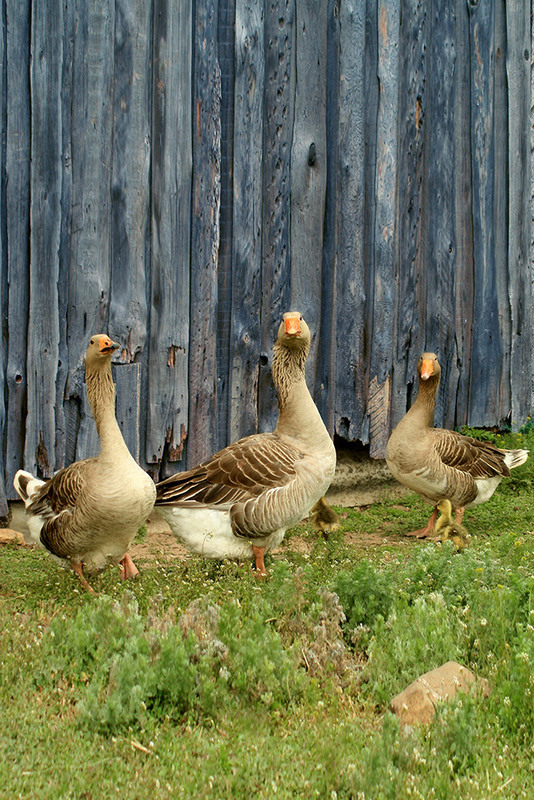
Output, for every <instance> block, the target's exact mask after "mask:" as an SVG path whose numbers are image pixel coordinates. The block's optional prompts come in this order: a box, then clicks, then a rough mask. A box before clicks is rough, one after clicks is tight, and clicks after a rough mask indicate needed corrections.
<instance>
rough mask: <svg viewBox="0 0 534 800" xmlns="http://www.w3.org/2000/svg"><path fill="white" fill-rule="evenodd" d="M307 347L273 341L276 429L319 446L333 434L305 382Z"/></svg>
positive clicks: (303, 442)
mask: <svg viewBox="0 0 534 800" xmlns="http://www.w3.org/2000/svg"><path fill="white" fill-rule="evenodd" d="M307 354H308V351H307V349H302V350H301V349H298V348H291V349H290V348H288V347H283V346H282V345H280V344H278V342H277V343H276V344H275V345H274V356H273V365H272V374H273V381H274V384H275V386H276V390H277V392H278V409H279V416H278V424H277V426H276V433H277V434H278V435H285V436H289V437H291V438H293V439H298V440H299V441H300V442H301V443H302V444H303V445H304V446H307V447H310V448H313V449H316V448H317V447H320V446H321V445H323V444H324V442H323V439H324V440H325V441H326V440H327V439H328V440H330V435H329V434H328V431H327V429H326V427H325V425H324V423H323V420H322V418H321V415H320V414H319V411H318V410H317V407H316V405H315V403H314V402H313V398H312V396H311V394H310V391H309V389H308V386H307V384H306V375H305V365H306V356H307Z"/></svg>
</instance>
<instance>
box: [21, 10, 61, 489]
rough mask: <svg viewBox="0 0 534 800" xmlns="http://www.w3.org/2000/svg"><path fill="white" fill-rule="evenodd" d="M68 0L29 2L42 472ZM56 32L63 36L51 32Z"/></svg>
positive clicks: (31, 377)
mask: <svg viewBox="0 0 534 800" xmlns="http://www.w3.org/2000/svg"><path fill="white" fill-rule="evenodd" d="M62 30H63V4H62V2H60V0H57V1H56V2H52V3H49V4H48V5H47V6H41V5H40V4H34V6H33V9H32V63H31V78H30V80H31V108H32V120H31V130H32V135H31V179H30V186H31V205H30V226H31V232H30V248H31V261H30V306H29V309H30V310H29V320H28V405H27V413H28V417H27V419H28V421H29V422H30V424H29V425H28V426H27V430H26V445H25V453H24V463H25V466H26V468H27V469H29V470H30V472H33V473H37V474H39V475H41V476H43V477H45V478H47V477H50V476H51V475H52V474H53V473H54V470H55V467H56V464H55V433H56V377H57V369H58V356H59V319H58V316H59V314H58V297H57V285H58V277H59V267H58V252H59V238H60V219H61V154H62V143H61V132H62V120H61V75H62V70H61V66H62V56H63V48H62V38H61V34H62ZM57 32H59V37H58V36H56V35H53V34H57Z"/></svg>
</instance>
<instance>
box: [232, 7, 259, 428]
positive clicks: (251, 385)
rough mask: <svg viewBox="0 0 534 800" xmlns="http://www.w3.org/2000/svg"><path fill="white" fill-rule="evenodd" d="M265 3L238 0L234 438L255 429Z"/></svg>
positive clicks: (233, 350) (233, 314)
mask: <svg viewBox="0 0 534 800" xmlns="http://www.w3.org/2000/svg"><path fill="white" fill-rule="evenodd" d="M263 24H264V20H263V7H262V4H261V3H256V2H251V1H250V0H236V23H235V94H234V120H235V122H234V154H235V158H234V166H233V180H234V197H233V225H232V231H233V253H232V265H233V266H232V312H231V315H232V327H231V347H230V364H231V369H230V404H229V409H228V420H229V428H228V435H229V441H231V442H233V441H236V440H237V439H239V438H240V437H241V436H243V435H248V434H251V433H255V432H256V430H257V427H258V410H257V391H258V369H259V349H260V341H261V320H260V303H261V218H262V216H261V215H262V168H261V155H262V136H261V131H262V122H263V90H264V40H263Z"/></svg>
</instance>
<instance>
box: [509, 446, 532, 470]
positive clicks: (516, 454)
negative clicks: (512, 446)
mask: <svg viewBox="0 0 534 800" xmlns="http://www.w3.org/2000/svg"><path fill="white" fill-rule="evenodd" d="M528 455H529V451H528V450H507V451H506V455H505V457H504V463H505V464H506V466H507V467H509V468H510V469H514V467H520V466H521V464H524V463H525V461H526V460H527V458H528Z"/></svg>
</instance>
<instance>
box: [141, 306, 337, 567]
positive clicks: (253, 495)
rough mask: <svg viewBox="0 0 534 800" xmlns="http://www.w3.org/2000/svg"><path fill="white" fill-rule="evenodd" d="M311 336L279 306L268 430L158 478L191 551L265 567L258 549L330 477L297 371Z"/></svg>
mask: <svg viewBox="0 0 534 800" xmlns="http://www.w3.org/2000/svg"><path fill="white" fill-rule="evenodd" d="M310 339H311V335H310V330H309V328H308V326H307V324H306V322H305V321H304V319H303V317H302V314H300V313H298V312H296V311H291V312H288V313H286V314H284V316H283V319H282V322H281V324H280V327H279V330H278V336H277V339H276V342H275V345H274V354H273V363H272V375H273V380H274V384H275V386H276V389H277V392H278V408H279V417H278V423H277V425H276V429H275V430H274V431H273V432H272V433H259V434H254V435H252V436H247V437H245V438H244V439H240V440H239V441H237V442H235V443H234V444H231V445H229V446H228V447H226V448H224V450H220V451H219V452H218V453H215V455H214V456H212V457H211V458H210V459H208V460H207V461H204V462H203V463H202V464H199V466H197V467H195V468H194V469H191V470H188V471H187V472H181V473H178V474H177V475H172V476H171V477H170V478H167V479H166V480H163V481H161V482H160V483H158V484H157V486H156V488H157V499H156V506H157V508H158V511H159V513H160V514H162V516H163V517H164V518H165V519H166V520H167V522H168V523H169V525H170V527H171V529H172V532H173V533H174V535H175V536H176V538H177V539H179V540H180V541H181V542H182V543H183V544H184V545H185V546H186V547H187V548H188V549H189V550H190V551H192V552H194V553H199V554H201V555H203V556H206V557H207V558H228V557H233V558H248V557H254V558H255V563H256V569H257V570H258V572H259V573H261V574H265V572H266V570H265V562H264V556H265V553H267V552H269V551H270V550H272V549H273V548H274V547H276V546H277V545H278V544H279V543H280V542H281V541H282V539H283V537H284V534H285V531H286V529H287V528H288V527H290V526H291V525H294V524H296V523H297V522H300V520H301V519H302V518H303V517H305V516H306V515H307V514H308V513H309V511H310V509H311V507H312V506H313V505H314V503H315V502H316V501H317V500H319V498H321V497H322V496H323V495H324V493H325V492H326V490H327V488H328V486H329V485H330V482H331V480H332V477H333V475H334V470H335V466H336V451H335V448H334V445H333V442H332V438H331V437H330V435H329V433H328V431H327V429H326V427H325V425H324V423H323V421H322V419H321V416H320V414H319V412H318V410H317V408H316V406H315V404H314V402H313V400H312V397H311V395H310V392H309V391H308V387H307V386H306V379H305V375H304V370H305V363H306V357H307V355H308V351H309V348H310Z"/></svg>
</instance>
